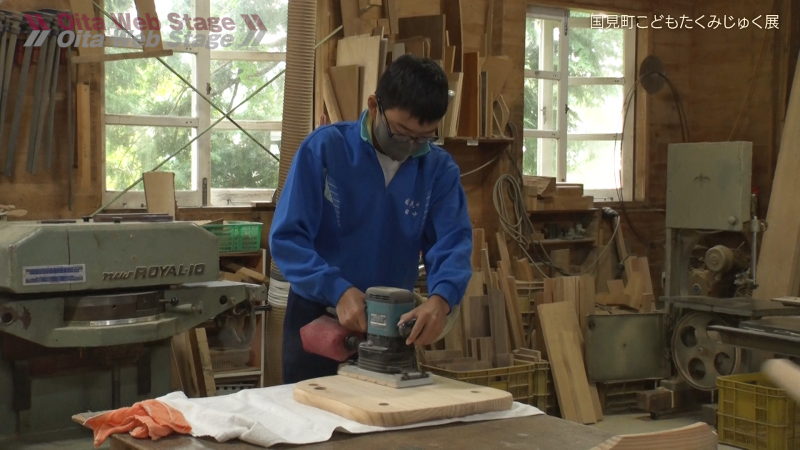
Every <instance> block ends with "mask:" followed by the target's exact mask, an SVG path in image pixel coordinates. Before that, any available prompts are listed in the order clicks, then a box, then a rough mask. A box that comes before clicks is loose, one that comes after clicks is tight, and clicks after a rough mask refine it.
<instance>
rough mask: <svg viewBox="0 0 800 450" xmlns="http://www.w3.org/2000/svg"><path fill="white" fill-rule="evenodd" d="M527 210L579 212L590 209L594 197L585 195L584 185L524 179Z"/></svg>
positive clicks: (547, 179) (552, 179) (541, 179)
mask: <svg viewBox="0 0 800 450" xmlns="http://www.w3.org/2000/svg"><path fill="white" fill-rule="evenodd" d="M522 184H523V188H522V189H523V194H524V195H525V209H526V210H528V211H577V210H583V209H590V208H592V206H593V205H594V197H592V196H591V195H583V185H582V184H575V183H556V179H555V178H553V177H533V176H524V177H522Z"/></svg>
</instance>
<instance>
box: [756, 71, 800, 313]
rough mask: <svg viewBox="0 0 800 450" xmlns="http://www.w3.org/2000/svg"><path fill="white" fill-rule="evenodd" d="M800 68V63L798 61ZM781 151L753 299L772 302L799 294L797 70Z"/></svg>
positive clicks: (799, 123) (799, 113) (799, 111)
mask: <svg viewBox="0 0 800 450" xmlns="http://www.w3.org/2000/svg"><path fill="white" fill-rule="evenodd" d="M798 68H800V60H798ZM780 142H781V148H780V151H779V152H778V162H777V164H776V165H775V176H774V178H773V181H772V192H771V194H770V197H769V209H768V210H767V223H768V224H769V228H767V230H766V231H765V232H764V237H763V239H762V240H761V252H760V253H759V257H758V263H757V268H756V273H757V274H758V288H757V289H756V290H755V291H753V298H757V299H759V300H771V299H773V298H776V297H783V296H787V295H789V296H794V295H798V284H800V276H798V265H799V264H800V232H798V230H800V208H797V193H798V192H800V177H798V176H797V173H798V171H800V70H797V69H795V72H794V81H793V82H792V93H791V94H790V96H789V106H788V108H787V110H786V119H785V122H784V126H783V134H782V135H781V141H780Z"/></svg>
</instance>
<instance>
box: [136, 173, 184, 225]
mask: <svg viewBox="0 0 800 450" xmlns="http://www.w3.org/2000/svg"><path fill="white" fill-rule="evenodd" d="M142 178H143V180H144V198H145V202H146V203H147V212H148V213H152V214H169V215H170V216H172V217H173V218H175V213H176V212H177V209H178V208H177V204H176V200H175V174H174V173H172V172H145V173H144V174H143V175H142Z"/></svg>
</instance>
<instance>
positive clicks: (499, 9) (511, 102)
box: [315, 0, 526, 260]
mask: <svg viewBox="0 0 800 450" xmlns="http://www.w3.org/2000/svg"><path fill="white" fill-rule="evenodd" d="M492 1H493V3H491V4H492V5H493V8H494V9H493V17H494V20H493V22H492V28H493V35H494V39H493V40H492V49H493V53H494V54H495V55H507V56H509V57H511V58H512V60H514V61H515V62H517V61H519V62H520V63H517V64H515V67H514V69H513V70H512V72H511V73H510V75H509V78H508V80H507V81H506V84H505V87H504V88H503V91H502V95H503V97H504V98H505V99H506V103H507V105H508V107H509V112H510V116H509V122H511V123H514V124H515V125H516V128H517V130H519V131H520V133H521V131H522V114H523V106H524V100H523V69H524V63H523V62H522V61H524V58H525V8H526V4H525V2H524V0H492ZM489 4H490V2H489V1H487V0H469V1H467V0H462V2H461V20H462V24H463V34H462V44H463V50H464V52H480V51H481V39H482V36H483V35H484V33H485V32H486V15H487V14H486V12H487V6H488V5H489ZM397 8H398V16H399V17H401V18H402V17H413V16H424V15H436V14H442V8H441V2H440V1H439V0H401V1H397ZM381 16H382V10H381V8H371V9H370V10H367V11H366V12H365V13H363V14H362V16H361V17H363V18H370V19H376V18H380V17H381ZM317 22H318V29H317V39H318V40H322V39H324V38H325V37H326V36H329V35H330V34H331V33H332V32H333V31H334V30H335V29H336V28H337V27H338V26H339V25H341V23H342V18H341V3H340V1H339V0H319V8H318V10H317ZM341 37H343V33H342V32H341V31H340V32H339V33H337V34H335V35H334V36H333V38H332V39H331V40H330V41H329V42H327V43H325V44H323V45H321V46H320V48H319V50H318V52H317V66H316V73H317V79H318V80H319V79H321V75H322V74H323V73H324V71H326V70H327V68H328V67H330V66H333V65H335V63H336V41H337V40H338V39H340V38H341ZM316 91H317V92H316V93H315V119H316V120H315V123H316V124H318V123H319V117H320V116H322V114H323V113H324V107H323V100H322V92H321V91H322V89H321V88H320V87H319V85H318V86H317V90H316ZM507 146H508V144H497V143H488V144H484V143H482V144H481V145H480V146H469V145H467V144H466V141H463V142H457V141H456V142H452V143H450V142H449V143H448V144H447V145H446V148H447V150H448V151H449V152H450V153H451V154H452V155H453V157H454V159H455V160H456V162H457V163H458V165H459V167H460V168H461V172H462V173H467V172H471V171H472V170H474V169H476V168H478V167H481V166H484V165H486V164H487V163H489V162H490V161H492V160H493V159H494V158H495V156H497V155H498V153H499V152H503V151H504V150H505V148H506V147H507ZM510 153H511V154H513V155H516V157H517V158H518V159H519V160H521V158H522V141H521V140H519V141H517V142H514V143H512V144H511V152H510ZM510 171H511V165H510V160H509V158H508V157H507V156H506V155H502V156H501V157H500V158H499V159H497V161H496V162H495V163H493V164H490V165H488V166H487V167H486V168H485V169H483V170H481V171H480V172H477V173H474V174H471V175H468V176H465V177H463V178H462V185H463V186H464V190H465V192H466V194H467V201H468V204H469V213H470V218H471V219H472V223H473V226H475V227H476V228H484V229H485V231H486V236H487V241H489V242H494V236H495V232H497V231H498V230H499V224H500V222H499V219H498V214H497V212H496V210H495V207H494V202H493V199H492V195H493V189H494V186H495V182H496V180H497V179H498V177H499V176H500V175H502V174H504V173H509V172H510ZM489 250H490V254H491V258H494V259H492V260H498V259H499V254H498V253H497V248H496V245H490V246H489ZM513 250H514V249H513V248H512V251H513Z"/></svg>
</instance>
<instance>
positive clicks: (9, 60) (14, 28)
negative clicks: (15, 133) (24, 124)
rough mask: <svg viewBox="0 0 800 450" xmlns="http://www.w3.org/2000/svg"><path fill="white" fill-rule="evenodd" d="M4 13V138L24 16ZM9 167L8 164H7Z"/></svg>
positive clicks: (0, 127)
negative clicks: (5, 47)
mask: <svg viewBox="0 0 800 450" xmlns="http://www.w3.org/2000/svg"><path fill="white" fill-rule="evenodd" d="M3 13H4V14H5V15H6V17H7V18H8V21H9V23H8V46H7V50H6V54H5V58H4V60H3V90H2V94H0V136H3V135H4V134H3V131H4V128H5V124H6V109H7V106H8V96H9V92H8V91H9V87H10V85H11V69H12V68H13V67H14V57H15V56H16V51H17V40H18V38H19V34H20V32H21V31H22V27H21V25H22V15H21V14H18V13H12V12H10V11H3ZM2 148H3V143H2V140H1V139H0V154H2ZM9 148H10V147H8V146H7V147H6V149H7V150H6V151H7V152H8V154H7V155H6V160H8V158H9V155H10V158H11V161H12V162H11V164H12V165H13V161H14V152H13V151H11V150H8V149H9ZM6 166H8V163H6Z"/></svg>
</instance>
